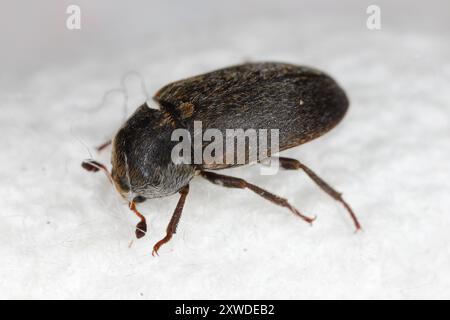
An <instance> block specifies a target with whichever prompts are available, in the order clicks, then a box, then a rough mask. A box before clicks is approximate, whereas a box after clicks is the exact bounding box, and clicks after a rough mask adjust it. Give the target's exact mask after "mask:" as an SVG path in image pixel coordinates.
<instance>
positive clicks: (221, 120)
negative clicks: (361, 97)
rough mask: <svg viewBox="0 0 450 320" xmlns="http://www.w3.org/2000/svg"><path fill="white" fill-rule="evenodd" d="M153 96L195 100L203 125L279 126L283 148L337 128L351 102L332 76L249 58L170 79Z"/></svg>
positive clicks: (196, 113)
mask: <svg viewBox="0 0 450 320" xmlns="http://www.w3.org/2000/svg"><path fill="white" fill-rule="evenodd" d="M154 99H155V100H156V101H157V102H159V103H160V104H164V103H165V104H171V105H173V106H175V107H179V106H181V105H183V104H186V103H190V104H191V105H192V110H190V111H191V114H192V115H191V117H190V119H192V120H198V121H202V126H203V130H206V129H209V128H215V129H219V130H221V131H222V132H223V133H225V129H238V128H240V129H244V130H246V129H279V139H280V140H279V147H280V151H282V150H285V149H288V148H291V147H294V146H298V145H300V144H302V143H305V142H308V141H310V140H312V139H314V138H317V137H319V136H321V135H322V134H324V133H326V132H327V131H329V130H330V129H332V128H333V127H334V126H335V125H336V124H338V123H339V122H340V120H341V119H342V118H343V116H344V115H345V113H346V111H347V108H348V104H349V102H348V99H347V97H346V95H345V92H344V91H343V90H342V89H341V88H340V87H339V85H338V84H337V83H336V82H335V81H334V80H333V79H332V78H331V77H329V76H328V75H326V74H324V73H322V72H320V71H317V70H315V69H312V68H308V67H302V66H295V65H291V64H285V63H247V64H243V65H238V66H233V67H229V68H225V69H220V70H217V71H213V72H209V73H206V74H203V75H199V76H195V77H192V78H188V79H185V80H180V81H177V82H174V83H171V84H168V85H166V86H164V87H163V88H162V89H160V90H159V91H158V92H157V93H156V95H155V97H154ZM187 126H188V127H190V126H192V121H191V122H189V121H187Z"/></svg>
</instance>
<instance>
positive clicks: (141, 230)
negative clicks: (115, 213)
mask: <svg viewBox="0 0 450 320" xmlns="http://www.w3.org/2000/svg"><path fill="white" fill-rule="evenodd" d="M128 207H129V208H130V210H131V211H133V212H134V213H135V214H136V215H137V216H138V217H139V218H140V219H141V221H140V222H139V223H138V224H137V225H136V231H135V233H136V238H138V239H140V238H142V237H143V236H145V234H146V233H147V221H146V220H145V217H144V216H143V215H142V214H141V213H140V212H139V211H138V210H137V209H136V204H135V203H134V201H131V202H130V203H129V204H128Z"/></svg>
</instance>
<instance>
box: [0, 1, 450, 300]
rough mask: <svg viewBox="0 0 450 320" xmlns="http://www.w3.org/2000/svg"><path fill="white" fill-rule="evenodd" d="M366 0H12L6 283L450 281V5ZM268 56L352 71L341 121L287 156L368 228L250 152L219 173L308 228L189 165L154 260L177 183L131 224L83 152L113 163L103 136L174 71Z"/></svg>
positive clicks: (426, 285) (157, 294) (135, 287)
mask: <svg viewBox="0 0 450 320" xmlns="http://www.w3.org/2000/svg"><path fill="white" fill-rule="evenodd" d="M188 3H189V4H188ZM68 4H78V5H80V7H81V10H82V29H81V30H79V31H69V30H67V29H66V28H65V19H66V14H65V9H66V7H67V5H68ZM369 4H373V2H372V1H356V0H355V1H339V3H335V2H334V1H314V2H306V1H189V2H186V1H175V2H170V4H169V3H166V2H165V1H152V2H150V1H132V2H131V3H130V2H127V4H125V3H124V4H118V3H117V4H116V3H114V4H113V3H112V2H110V1H95V3H93V1H70V2H68V1H59V0H58V1H42V2H39V3H30V2H29V1H27V2H25V1H2V3H1V10H0V12H1V13H0V18H1V19H0V20H1V23H2V27H1V28H0V36H1V43H2V50H1V52H0V61H1V62H0V66H1V69H2V72H1V74H0V77H1V78H0V85H1V87H0V90H1V91H0V110H1V112H0V132H1V139H0V150H1V155H0V161H1V162H0V194H1V207H0V208H1V209H0V297H1V298H128V299H140V298H143V299H159V298H166V299H176V298H194V299H197V298H250V299H252V298H288V299H299V298H345V299H349V298H449V297H450V274H449V270H450V250H449V240H450V232H449V230H450V214H449V208H450V197H449V191H450V190H449V188H450V179H449V172H450V161H449V155H450V139H449V138H450V109H449V108H450V106H449V103H450V91H449V89H450V61H449V57H450V47H449V31H450V30H449V28H450V19H449V12H450V5H449V3H448V1H427V2H426V3H425V2H422V1H395V3H394V2H393V1H377V4H378V5H380V7H381V10H382V11H381V13H382V29H381V30H380V31H369V30H368V29H367V28H366V18H367V14H366V12H365V11H366V8H367V6H368V5H369ZM258 60H276V61H285V62H291V63H296V64H306V65H311V66H315V67H317V68H320V69H322V70H324V71H326V72H328V73H330V74H331V75H333V76H334V77H335V78H336V79H337V80H338V81H339V83H340V84H341V85H342V86H343V87H344V88H345V89H346V91H347V93H348V95H349V97H350V99H351V108H350V110H349V113H348V114H347V116H346V118H345V119H344V121H343V122H342V123H341V124H340V125H339V126H338V127H337V128H336V129H335V130H333V131H332V132H330V133H329V134H327V135H326V136H324V137H322V138H320V139H318V140H315V141H313V142H311V143H308V144H306V145H303V146H301V147H299V148H295V149H291V150H289V151H288V152H285V155H286V156H291V157H295V158H298V159H300V160H302V161H304V162H305V163H306V164H308V165H309V166H310V167H311V168H313V169H314V170H315V171H316V172H317V173H319V174H320V175H321V176H323V177H324V178H325V180H327V181H329V182H330V184H332V185H333V186H335V187H336V188H337V189H338V190H340V191H342V192H343V193H344V196H345V198H346V199H347V200H348V201H349V203H350V204H351V205H352V206H353V208H354V210H355V211H356V213H357V214H358V216H359V218H360V220H361V223H362V225H363V228H364V230H363V232H360V233H358V234H354V232H353V231H354V229H353V225H352V223H351V221H350V219H349V218H348V216H347V213H346V212H345V210H344V209H343V208H342V207H341V206H340V205H339V204H338V203H336V202H335V201H333V200H332V199H330V198H329V197H328V196H327V195H325V194H323V193H322V191H320V190H319V189H318V188H317V187H316V186H315V185H314V184H313V183H312V182H311V181H310V180H309V179H308V178H307V177H306V176H305V175H304V174H302V173H300V172H286V171H285V172H280V173H279V174H278V175H277V176H271V177H265V176H261V175H259V170H258V168H257V167H250V168H239V169H234V170H229V171H227V172H226V173H227V174H230V175H235V176H239V177H242V178H245V179H248V180H249V181H251V182H253V183H255V184H257V185H259V186H261V187H264V188H267V189H268V190H273V191H275V192H276V193H278V194H279V195H282V196H284V197H287V198H288V199H290V200H291V201H292V202H293V203H294V205H295V206H296V207H298V208H299V209H300V210H302V211H304V212H305V213H307V214H311V215H313V214H316V215H317V216H318V219H317V221H316V222H315V224H314V226H313V227H309V226H308V225H307V224H305V223H304V222H303V221H301V220H300V219H298V218H296V217H294V216H292V214H290V213H289V212H288V211H287V210H284V209H282V208H279V207H276V206H274V205H272V204H270V203H268V202H266V201H265V200H263V199H261V198H259V197H257V196H256V195H254V194H252V193H251V192H250V191H243V190H229V189H224V188H220V187H219V186H214V185H212V184H210V183H208V182H207V181H203V180H201V179H198V180H197V179H196V180H195V181H193V182H192V184H191V192H190V194H189V196H188V199H187V203H186V206H185V209H184V214H183V217H182V220H181V223H180V226H179V231H178V233H177V235H176V236H175V237H174V239H173V240H172V241H171V242H170V243H169V244H168V245H166V246H164V247H163V248H162V249H161V251H160V255H161V256H160V257H159V258H153V257H152V256H151V249H152V246H153V244H154V243H155V242H156V241H158V240H159V239H160V238H161V237H162V236H163V235H164V232H165V228H166V225H167V222H168V221H169V219H170V215H171V213H172V211H173V209H174V207H175V204H176V202H177V196H173V197H169V198H164V199H158V200H152V201H147V202H146V203H145V204H143V205H142V206H140V210H141V212H143V213H144V214H145V215H146V217H147V219H148V223H149V231H150V233H149V234H148V236H146V237H145V238H143V239H141V240H139V241H133V242H132V240H133V236H134V226H135V224H136V222H137V219H136V217H135V216H134V215H133V214H132V213H131V212H129V210H128V209H127V207H126V205H125V204H123V202H122V201H121V200H120V199H119V198H118V197H117V195H116V194H115V193H114V192H113V191H112V189H111V187H110V185H109V184H108V181H107V180H106V178H105V177H104V176H103V175H101V174H95V175H94V174H91V173H88V172H85V171H84V170H82V169H81V167H80V162H81V161H82V160H83V159H85V158H88V157H90V155H89V151H90V152H91V153H92V156H94V157H95V158H96V159H98V160H100V161H103V162H105V163H109V159H108V158H109V150H108V151H107V152H105V153H104V154H101V155H98V154H96V153H95V152H94V149H93V147H94V146H96V145H97V144H99V143H101V142H103V141H104V140H105V139H107V138H108V136H109V135H110V134H112V133H113V132H114V130H115V129H117V126H118V125H120V123H121V121H122V120H123V116H124V111H125V110H126V112H127V113H128V114H129V112H131V111H132V110H133V108H135V107H136V106H138V105H139V103H141V102H142V101H144V100H145V99H146V97H151V96H152V94H153V93H154V92H155V91H156V90H157V89H158V88H160V87H161V86H162V85H164V84H166V83H168V82H170V81H174V80H177V79H180V78H183V77H187V76H191V75H195V74H199V73H201V72H206V71H210V70H213V69H216V68H221V67H224V66H227V65H231V64H237V63H241V62H244V61H258ZM131 71H135V72H137V73H130V72H131ZM121 79H122V80H123V81H122V83H121ZM142 86H143V88H144V91H142ZM120 88H122V89H123V90H125V91H126V92H127V96H128V99H127V100H126V101H125V100H124V95H123V93H121V92H119V91H114V90H113V89H120ZM111 90H113V91H111ZM109 91H111V92H110V93H109V94H107V95H106V98H105V101H104V102H103V103H102V102H101V101H102V99H103V95H104V94H105V93H107V92H109ZM124 104H125V106H126V108H124ZM131 242H132V244H131V246H130V243H131Z"/></svg>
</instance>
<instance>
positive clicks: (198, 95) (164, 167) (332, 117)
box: [82, 62, 361, 255]
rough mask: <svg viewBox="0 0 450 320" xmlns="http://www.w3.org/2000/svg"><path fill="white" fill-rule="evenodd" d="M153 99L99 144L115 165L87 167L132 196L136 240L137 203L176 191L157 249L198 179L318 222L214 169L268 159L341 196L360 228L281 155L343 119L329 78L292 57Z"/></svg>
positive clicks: (344, 105)
mask: <svg viewBox="0 0 450 320" xmlns="http://www.w3.org/2000/svg"><path fill="white" fill-rule="evenodd" d="M153 100H154V101H155V103H156V104H157V105H158V106H159V108H158V109H156V108H150V107H149V106H148V105H147V103H144V104H143V105H141V106H140V107H139V108H137V109H136V111H135V112H134V113H133V114H132V115H131V116H130V117H129V118H128V119H127V120H126V121H125V123H124V124H123V125H122V127H121V128H120V129H119V130H118V132H117V133H116V135H115V136H114V137H113V138H112V140H111V141H108V142H106V143H104V144H102V146H101V147H99V148H98V150H99V151H100V150H103V149H105V148H106V147H107V146H108V145H109V144H111V145H112V149H111V165H112V168H111V171H109V170H108V168H107V167H106V166H105V165H103V164H101V163H99V162H97V161H95V160H93V159H89V160H85V161H84V162H83V163H82V166H83V168H84V169H86V170H88V171H92V172H96V171H103V172H104V173H105V174H106V175H107V176H108V178H109V179H110V181H111V183H112V184H113V185H114V186H115V188H116V190H117V191H118V193H119V194H120V195H121V196H122V197H123V199H125V200H126V201H127V202H128V206H129V209H130V210H131V211H133V212H134V213H135V214H136V215H137V217H138V218H139V219H140V221H139V223H138V224H137V226H136V237H137V238H141V237H143V236H144V235H145V234H146V232H147V224H146V220H145V217H144V216H143V215H142V214H141V213H140V212H139V211H138V208H137V206H138V204H139V203H141V202H143V201H145V200H147V199H152V198H160V197H166V196H170V195H173V194H176V193H178V194H179V200H178V203H177V205H176V207H175V210H174V212H173V215H172V218H171V219H170V222H169V224H168V226H167V229H166V235H165V237H164V238H163V239H161V240H160V241H158V242H157V243H156V244H155V245H154V247H153V252H152V254H153V255H157V254H158V251H159V249H160V248H161V246H162V245H164V244H165V243H167V242H168V241H170V239H171V238H172V237H173V235H174V234H175V233H176V231H177V227H178V223H179V221H180V218H181V214H182V211H183V207H184V204H185V202H186V199H187V196H188V193H189V183H190V181H191V180H192V179H193V178H194V177H202V178H204V179H206V180H208V181H209V182H211V183H213V184H216V185H219V186H222V187H226V188H238V189H248V190H249V191H252V192H254V193H255V194H257V195H259V196H260V197H262V198H264V199H266V200H268V201H270V202H272V203H273V204H275V205H278V206H280V207H284V208H285V209H287V210H289V211H290V212H291V213H293V214H294V215H295V216H297V217H299V218H301V219H303V220H304V221H306V222H307V223H309V224H312V222H313V221H314V220H315V216H313V217H311V216H309V215H305V214H303V213H302V212H301V211H299V210H298V209H297V208H295V207H294V206H293V205H292V204H291V203H290V202H289V201H288V200H287V199H284V198H282V197H280V196H279V195H276V194H274V193H272V192H269V191H267V190H265V189H263V188H260V187H258V186H256V185H254V184H252V183H250V182H248V181H246V180H243V179H240V178H237V177H232V176H228V175H224V174H221V173H218V172H217V171H220V170H223V169H227V168H233V167H238V166H243V165H249V164H251V163H257V164H262V163H271V167H272V169H273V164H275V167H274V168H275V171H271V172H272V173H267V172H266V173H263V171H262V172H261V173H262V174H275V173H276V172H277V170H278V168H281V169H285V170H300V171H303V172H304V173H306V175H307V176H308V177H309V178H310V179H311V180H312V181H313V182H314V183H316V184H317V185H318V186H319V187H320V188H321V189H322V190H323V191H324V192H325V193H327V194H328V195H329V196H331V197H332V198H333V199H335V200H337V201H338V202H340V203H341V204H342V205H343V207H344V209H345V210H346V211H347V212H348V214H349V215H350V217H351V219H352V221H353V224H354V226H355V228H356V230H359V229H361V225H360V223H359V221H358V219H357V217H356V215H355V214H354V212H353V210H352V209H351V207H350V205H349V204H348V203H347V202H346V201H345V200H344V199H343V197H342V194H341V193H340V192H338V191H336V190H335V189H334V188H332V187H331V186H330V185H329V184H328V183H326V182H325V181H324V180H323V179H322V178H320V177H319V176H318V175H317V174H316V173H315V172H313V171H312V170H311V169H310V168H309V167H308V166H306V165H305V164H304V163H302V162H300V161H299V160H297V159H291V158H285V157H280V156H278V153H279V152H282V151H284V150H286V149H290V148H293V147H296V146H299V145H301V144H304V143H306V142H309V141H311V140H313V139H315V138H318V137H320V136H322V135H323V134H325V133H326V132H328V131H330V130H331V129H332V128H334V127H335V126H336V125H337V124H338V123H339V122H340V121H341V120H342V118H343V117H344V115H345V113H346V112H347V109H348V106H349V101H348V99H347V95H346V94H345V92H344V90H343V89H342V88H341V87H340V86H339V85H338V84H337V83H336V81H335V80H334V79H333V78H331V77H330V76H329V75H327V74H325V73H323V72H321V71H319V70H316V69H313V68H310V67H304V66H297V65H293V64H287V63H277V62H260V63H246V64H241V65H236V66H232V67H228V68H224V69H219V70H216V71H212V72H208V73H205V74H201V75H198V76H194V77H190V78H187V79H184V80H179V81H176V82H173V83H170V84H168V85H166V86H164V87H163V88H161V89H160V90H159V91H157V92H156V94H155V96H154V97H153ZM224 196H226V195H224Z"/></svg>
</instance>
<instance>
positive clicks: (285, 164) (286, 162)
mask: <svg viewBox="0 0 450 320" xmlns="http://www.w3.org/2000/svg"><path fill="white" fill-rule="evenodd" d="M278 161H279V164H280V167H281V168H283V169H287V170H300V169H301V170H303V171H304V172H305V173H306V174H307V175H308V176H309V177H310V178H311V179H312V180H313V181H314V182H315V183H316V184H317V185H318V186H319V187H320V188H321V189H322V190H323V191H325V192H326V193H327V194H328V195H330V196H331V197H332V198H333V199H335V200H337V201H339V202H340V203H342V204H343V205H344V207H345V209H347V211H348V213H349V214H350V216H351V218H352V220H353V223H354V225H355V227H356V231H358V230H360V229H361V224H360V223H359V221H358V218H357V217H356V215H355V213H354V212H353V210H352V208H351V207H350V206H349V205H348V203H347V202H345V200H344V198H342V194H341V193H340V192H337V191H336V190H334V189H333V188H332V187H331V186H330V185H329V184H328V183H326V182H325V181H323V180H322V178H320V177H319V176H318V175H317V174H315V173H314V172H313V171H312V170H311V169H309V168H308V167H307V166H305V165H304V164H303V163H301V162H300V161H298V160H296V159H291V158H278Z"/></svg>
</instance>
